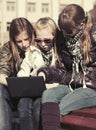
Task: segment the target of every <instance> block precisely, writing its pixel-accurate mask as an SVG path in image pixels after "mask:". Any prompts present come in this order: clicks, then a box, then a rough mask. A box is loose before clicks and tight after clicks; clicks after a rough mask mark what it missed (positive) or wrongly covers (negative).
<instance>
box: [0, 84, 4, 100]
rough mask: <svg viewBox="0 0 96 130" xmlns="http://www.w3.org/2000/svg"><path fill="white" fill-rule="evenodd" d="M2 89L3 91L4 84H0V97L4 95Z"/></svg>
mask: <svg viewBox="0 0 96 130" xmlns="http://www.w3.org/2000/svg"><path fill="white" fill-rule="evenodd" d="M4 91H5V88H4V86H3V85H1V84H0V97H3V96H4Z"/></svg>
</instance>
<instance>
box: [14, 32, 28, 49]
mask: <svg viewBox="0 0 96 130" xmlns="http://www.w3.org/2000/svg"><path fill="white" fill-rule="evenodd" d="M15 41H16V44H17V45H18V47H19V48H20V49H21V50H23V51H28V50H29V47H30V38H29V36H28V34H27V32H26V31H23V32H21V33H20V34H19V35H17V36H16V37H15Z"/></svg>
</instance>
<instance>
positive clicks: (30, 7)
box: [28, 2, 36, 12]
mask: <svg viewBox="0 0 96 130" xmlns="http://www.w3.org/2000/svg"><path fill="white" fill-rule="evenodd" d="M35 11H36V3H31V2H30V3H28V12H35Z"/></svg>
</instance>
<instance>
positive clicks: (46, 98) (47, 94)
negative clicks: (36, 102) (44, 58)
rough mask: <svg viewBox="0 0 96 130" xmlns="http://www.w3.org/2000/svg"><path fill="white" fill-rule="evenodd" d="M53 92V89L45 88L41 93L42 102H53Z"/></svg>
mask: <svg viewBox="0 0 96 130" xmlns="http://www.w3.org/2000/svg"><path fill="white" fill-rule="evenodd" d="M55 98H56V97H55V93H54V90H53V89H47V90H45V91H44V92H43V94H42V103H46V102H54V100H55Z"/></svg>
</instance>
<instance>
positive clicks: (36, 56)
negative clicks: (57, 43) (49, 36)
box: [17, 46, 55, 77]
mask: <svg viewBox="0 0 96 130" xmlns="http://www.w3.org/2000/svg"><path fill="white" fill-rule="evenodd" d="M44 66H46V65H45V63H44V60H43V57H42V54H41V51H40V49H38V48H37V47H35V46H30V51H28V52H26V54H25V58H24V60H23V63H22V64H21V68H20V71H19V72H18V74H17V76H18V77H20V76H36V75H37V71H38V69H40V67H44ZM51 66H55V56H54V51H53V50H52V62H51Z"/></svg>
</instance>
